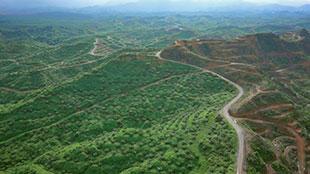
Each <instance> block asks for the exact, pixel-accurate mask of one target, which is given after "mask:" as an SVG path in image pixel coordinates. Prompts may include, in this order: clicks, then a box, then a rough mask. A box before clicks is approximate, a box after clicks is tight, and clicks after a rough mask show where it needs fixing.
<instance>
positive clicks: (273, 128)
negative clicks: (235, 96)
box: [161, 30, 310, 174]
mask: <svg viewBox="0 0 310 174" xmlns="http://www.w3.org/2000/svg"><path fill="white" fill-rule="evenodd" d="M309 48H310V35H309V32H308V31H307V30H300V31H297V32H290V33H285V34H281V35H276V34H273V33H262V34H255V35H246V36H243V37H238V38H236V39H233V40H200V39H197V40H189V41H185V40H178V41H176V42H175V45H173V46H171V47H169V48H167V49H165V50H164V51H162V53H161V57H163V58H165V59H170V60H174V61H179V62H182V63H186V64H191V65H195V66H199V67H201V68H204V69H207V70H210V71H213V72H216V73H219V74H221V75H223V76H224V77H226V78H228V79H230V80H232V81H234V82H235V83H237V84H239V85H241V86H242V87H243V88H244V89H245V91H246V95H244V97H243V98H242V99H241V100H240V101H239V102H238V104H236V105H235V106H234V108H233V109H231V111H230V112H231V114H232V115H233V116H234V117H235V118H236V119H237V120H238V123H239V124H240V125H242V126H243V127H244V129H245V130H246V131H247V143H246V144H247V148H246V151H247V161H246V165H245V166H246V171H247V173H279V174H280V173H281V174H282V173H288V174H289V173H299V174H304V173H309V168H308V167H307V166H309V163H308V164H307V161H309V155H308V154H309V143H308V142H309V139H310V137H309V132H308V131H309V130H308V128H309V127H310V125H309V113H310V107H309V101H310V98H309V97H310V94H309V89H310V77H309V75H310V58H309V51H310V49H309Z"/></svg>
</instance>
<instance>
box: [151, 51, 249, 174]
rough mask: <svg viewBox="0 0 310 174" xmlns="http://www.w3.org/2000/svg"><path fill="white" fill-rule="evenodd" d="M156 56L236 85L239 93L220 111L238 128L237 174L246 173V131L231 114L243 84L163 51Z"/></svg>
mask: <svg viewBox="0 0 310 174" xmlns="http://www.w3.org/2000/svg"><path fill="white" fill-rule="evenodd" d="M156 57H157V58H158V59H161V60H165V61H169V62H173V63H177V64H182V65H187V66H191V67H193V68H198V69H201V70H203V71H204V72H207V73H209V74H212V75H214V76H217V77H219V78H221V79H223V80H224V81H226V82H228V83H230V84H232V85H233V86H235V87H236V88H237V89H238V91H239V93H238V95H237V96H236V97H235V98H234V99H233V100H231V101H230V102H229V103H228V104H226V105H225V106H224V108H223V109H222V110H221V111H220V113H221V114H222V115H223V116H224V117H225V118H226V120H227V121H228V122H229V124H230V125H231V126H232V127H233V128H234V129H235V130H236V133H237V135H238V154H237V169H236V171H237V172H236V174H246V172H245V171H244V160H245V159H244V158H245V135H244V131H243V129H242V128H241V126H239V125H238V124H237V121H236V120H235V119H234V118H233V117H232V116H231V115H230V114H229V110H230V108H231V107H232V105H234V104H235V103H236V102H237V101H238V100H239V99H240V98H241V97H242V96H243V95H244V90H243V88H242V87H241V86H239V85H238V84H236V83H234V82H232V81H230V80H229V79H227V78H225V77H223V76H221V75H220V74H217V73H215V72H213V71H209V70H206V69H203V68H201V67H199V66H195V65H191V64H187V63H182V62H178V61H174V60H168V59H164V58H162V57H161V51H160V52H158V53H156Z"/></svg>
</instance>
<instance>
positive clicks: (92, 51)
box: [90, 38, 99, 56]
mask: <svg viewBox="0 0 310 174" xmlns="http://www.w3.org/2000/svg"><path fill="white" fill-rule="evenodd" d="M98 44H99V39H98V38H96V42H94V46H95V47H94V48H93V49H92V50H91V51H90V55H92V56H97V54H96V50H97V49H98Z"/></svg>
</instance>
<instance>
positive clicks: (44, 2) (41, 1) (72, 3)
mask: <svg viewBox="0 0 310 174" xmlns="http://www.w3.org/2000/svg"><path fill="white" fill-rule="evenodd" d="M135 1H137V0H0V4H1V5H2V6H15V5H16V6H60V7H85V6H93V5H104V4H107V3H108V4H119V3H127V2H135ZM143 1H146V2H148V1H155V2H156V1H180V0H143ZM188 1H192V2H199V3H213V4H214V3H231V2H236V1H245V2H252V3H259V4H268V3H278V4H282V5H303V4H310V0H187V1H186V2H188ZM183 2H184V0H183Z"/></svg>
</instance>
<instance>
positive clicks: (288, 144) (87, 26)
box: [0, 13, 310, 174]
mask: <svg viewBox="0 0 310 174" xmlns="http://www.w3.org/2000/svg"><path fill="white" fill-rule="evenodd" d="M50 15H51V16H50ZM140 15H141V16H140ZM157 15H158V14H157ZM305 16H306V15H305V14H303V13H296V14H289V15H284V16H283V14H278V13H277V14H251V15H249V16H243V15H230V16H229V17H228V16H227V14H225V15H220V14H211V13H210V14H207V13H206V14H197V16H196V15H192V14H188V15H176V14H171V15H170V14H163V15H160V16H156V15H155V16H152V15H150V14H138V15H133V16H131V15H128V16H127V15H124V14H122V15H121V14H112V15H108V14H107V16H98V17H94V18H93V17H89V16H88V17H85V16H80V17H79V16H78V15H77V16H76V15H74V14H68V15H63V14H57V13H56V14H42V15H40V16H31V15H29V16H11V17H10V16H0V173H1V174H2V173H5V174H6V173H14V174H25V173H36V174H46V173H54V174H61V173H66V174H76V173H91V174H94V173H100V174H102V173H108V174H113V173H115V174H118V173H131V174H137V173H141V174H142V173H154V174H155V173H156V174H157V173H162V174H165V173H166V174H171V173H177V174H178V173H184V174H188V173H189V174H205V173H208V174H223V173H225V174H226V173H228V174H235V173H236V166H237V165H236V163H237V161H236V157H237V155H236V154H237V151H238V148H237V144H238V139H237V134H236V132H235V131H234V129H233V127H232V126H231V125H236V124H235V123H234V124H231V125H230V124H229V123H230V122H234V121H233V120H228V121H229V122H227V121H226V120H225V119H223V117H221V116H220V115H221V114H220V113H221V112H220V111H221V110H222V111H223V112H226V111H227V109H228V108H230V104H231V102H233V103H234V99H238V98H239V97H240V94H241V93H239V95H237V93H238V90H237V88H236V87H237V86H238V85H234V83H230V82H229V80H227V79H226V80H225V78H223V77H222V76H224V77H226V78H228V79H230V80H231V81H233V82H235V83H237V84H239V85H240V86H242V88H243V89H244V90H245V95H243V96H244V98H242V101H240V102H239V103H237V105H235V106H234V108H233V109H232V110H230V113H229V114H226V115H233V116H235V118H236V119H238V123H239V124H240V125H241V126H242V127H244V128H247V130H252V131H250V132H248V133H251V134H249V135H250V137H246V138H248V140H249V141H248V142H250V143H247V146H248V147H247V148H248V149H247V152H249V154H250V155H248V160H247V161H248V162H247V166H248V170H249V172H248V173H251V172H252V173H264V172H265V173H266V172H267V169H268V172H271V173H272V172H273V171H277V173H281V174H282V173H293V172H295V171H298V163H297V162H299V161H301V160H299V159H298V158H300V159H302V158H304V157H303V156H302V155H297V152H298V154H303V153H299V152H301V151H303V150H302V149H305V151H306V150H307V145H308V144H307V140H308V139H309V138H307V137H308V136H309V133H308V132H307V129H306V128H307V127H309V125H308V124H309V121H308V120H309V118H308V117H307V116H308V115H310V114H309V109H308V107H309V106H308V105H307V103H309V101H308V98H307V97H308V96H309V92H308V91H309V80H308V79H309V77H308V76H307V75H308V74H309V67H308V66H309V63H307V62H308V61H309V57H306V56H305V55H307V54H308V53H306V52H305V51H307V50H309V47H308V46H307V44H305V41H306V39H307V38H308V36H307V35H308V34H307V31H305V30H303V31H301V32H298V33H296V32H290V33H287V34H285V35H281V36H280V37H278V36H277V35H274V34H259V35H249V36H246V37H240V38H238V39H235V40H228V41H225V40H192V41H186V42H185V41H178V42H177V45H179V46H173V47H171V48H168V49H167V50H165V51H163V54H162V56H165V55H168V54H169V56H167V57H165V58H166V59H174V60H176V61H177V62H171V61H170V62H169V61H167V60H166V59H165V60H163V59H162V60H161V59H158V57H156V56H155V54H156V53H157V52H158V51H160V50H162V49H164V48H166V47H167V46H169V45H171V44H173V42H174V41H175V40H180V39H182V40H189V39H192V38H220V39H231V38H235V37H237V36H241V35H245V34H249V33H257V32H268V31H274V32H283V31H290V30H293V29H295V28H301V27H306V28H309V26H310V25H309V20H308V18H307V17H305ZM219 21H220V22H219ZM94 42H95V43H94ZM270 43H271V45H269V46H268V44H270ZM274 45H277V48H276V50H273V49H274ZM269 47H270V48H269ZM288 48H289V49H288ZM285 50H287V51H285ZM167 52H169V53H168V54H167ZM174 57H177V58H174ZM181 58H182V59H181ZM180 62H184V63H185V64H187V65H180ZM188 63H190V64H194V65H196V67H194V66H192V67H191V66H188ZM197 66H198V67H201V68H203V69H206V68H207V69H209V70H212V71H215V72H217V73H218V74H220V75H222V76H219V75H216V74H214V73H210V71H206V70H202V69H201V68H197ZM223 79H224V80H223ZM239 92H240V89H239ZM224 106H226V107H225V108H224V109H223V107H224ZM263 116H264V117H263ZM229 118H230V117H229ZM267 118H268V119H267ZM275 120H279V122H275ZM295 121H296V122H295ZM241 123H244V124H241ZM262 125H264V126H262ZM296 140H299V141H298V142H300V143H299V144H298V146H297V145H296ZM239 141H240V140H239ZM273 144H275V145H273ZM303 144H304V145H303ZM275 147H276V148H275ZM308 147H309V146H308ZM300 149H301V150H300ZM308 149H309V148H308ZM272 153H274V154H275V155H269V154H272ZM304 154H306V153H304ZM304 161H305V167H306V166H307V164H306V161H309V158H308V160H307V159H306V160H304ZM299 163H300V164H302V163H301V162H299ZM308 166H309V165H308ZM250 171H251V172H250ZM292 171H293V172H292ZM305 172H307V170H306V169H305Z"/></svg>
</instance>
